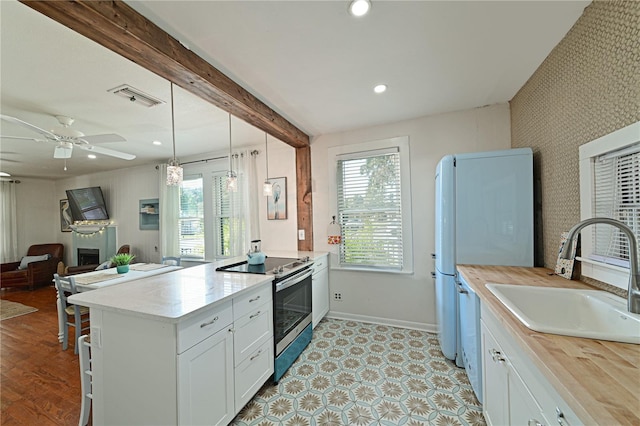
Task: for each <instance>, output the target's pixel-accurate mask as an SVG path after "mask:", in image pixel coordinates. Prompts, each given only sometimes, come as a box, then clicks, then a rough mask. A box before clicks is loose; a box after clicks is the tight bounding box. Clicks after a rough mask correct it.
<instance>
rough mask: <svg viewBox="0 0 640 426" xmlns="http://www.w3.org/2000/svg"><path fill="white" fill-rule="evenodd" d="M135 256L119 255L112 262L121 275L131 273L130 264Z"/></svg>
mask: <svg viewBox="0 0 640 426" xmlns="http://www.w3.org/2000/svg"><path fill="white" fill-rule="evenodd" d="M134 257H135V256H134V255H132V254H129V253H118V254H116V255H115V256H113V257H112V258H111V262H112V263H113V264H114V265H116V270H117V271H118V273H119V274H124V273H126V272H129V264H130V263H131V261H132V260H133V258H134Z"/></svg>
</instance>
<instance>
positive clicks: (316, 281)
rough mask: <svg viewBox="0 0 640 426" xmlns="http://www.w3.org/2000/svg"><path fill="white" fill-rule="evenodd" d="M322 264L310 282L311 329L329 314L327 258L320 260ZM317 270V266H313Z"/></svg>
mask: <svg viewBox="0 0 640 426" xmlns="http://www.w3.org/2000/svg"><path fill="white" fill-rule="evenodd" d="M322 259H323V260H322V262H323V263H324V264H323V265H322V266H320V268H321V269H316V270H315V271H314V273H313V277H312V280H311V289H312V290H311V297H312V302H311V307H312V313H313V314H312V320H313V327H314V328H315V326H316V325H318V323H319V322H320V320H321V319H322V318H324V316H325V315H326V314H327V312H329V269H328V268H327V266H326V262H327V260H326V259H327V258H326V257H324V258H322ZM314 268H318V265H317V264H316V265H314Z"/></svg>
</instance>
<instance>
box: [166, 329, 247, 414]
mask: <svg viewBox="0 0 640 426" xmlns="http://www.w3.org/2000/svg"><path fill="white" fill-rule="evenodd" d="M234 394H235V392H234V378H233V335H232V333H231V331H229V330H222V331H219V332H218V333H216V334H214V335H213V336H211V337H209V338H207V339H205V340H203V341H202V342H200V343H198V344H197V345H195V346H193V347H192V348H190V349H189V350H187V351H185V352H183V353H182V354H180V355H178V420H179V424H181V425H226V424H228V423H229V422H231V420H233V416H234V413H235V406H234Z"/></svg>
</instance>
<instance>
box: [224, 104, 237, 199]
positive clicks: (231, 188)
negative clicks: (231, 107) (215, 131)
mask: <svg viewBox="0 0 640 426" xmlns="http://www.w3.org/2000/svg"><path fill="white" fill-rule="evenodd" d="M232 155H233V153H232V152H231V113H229V171H228V172H227V192H236V191H238V175H236V173H235V172H234V171H233V168H232V167H231V156H232Z"/></svg>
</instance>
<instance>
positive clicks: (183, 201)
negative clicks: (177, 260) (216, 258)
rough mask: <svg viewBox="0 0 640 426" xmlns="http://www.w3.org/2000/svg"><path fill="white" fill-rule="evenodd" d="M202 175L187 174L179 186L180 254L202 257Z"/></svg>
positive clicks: (196, 257)
mask: <svg viewBox="0 0 640 426" xmlns="http://www.w3.org/2000/svg"><path fill="white" fill-rule="evenodd" d="M203 201H204V200H203V191H202V176H201V175H198V176H187V177H185V179H184V180H183V181H182V185H181V186H180V216H179V219H178V221H179V224H178V225H179V231H180V236H179V246H180V256H181V257H184V258H193V259H204V246H205V244H204V203H203Z"/></svg>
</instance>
